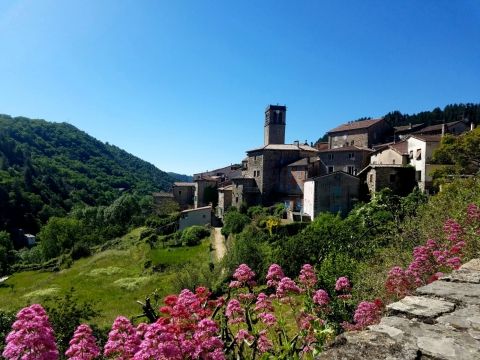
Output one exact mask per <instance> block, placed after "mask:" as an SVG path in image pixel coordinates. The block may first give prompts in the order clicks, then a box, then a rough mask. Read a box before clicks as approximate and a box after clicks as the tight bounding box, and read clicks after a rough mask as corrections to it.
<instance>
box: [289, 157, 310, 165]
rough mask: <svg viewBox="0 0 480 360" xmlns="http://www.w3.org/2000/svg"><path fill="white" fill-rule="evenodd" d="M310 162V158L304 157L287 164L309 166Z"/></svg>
mask: <svg viewBox="0 0 480 360" xmlns="http://www.w3.org/2000/svg"><path fill="white" fill-rule="evenodd" d="M308 163H309V161H308V158H303V159H300V160H297V161H295V162H293V163H291V164H288V165H287V166H307V165H308Z"/></svg>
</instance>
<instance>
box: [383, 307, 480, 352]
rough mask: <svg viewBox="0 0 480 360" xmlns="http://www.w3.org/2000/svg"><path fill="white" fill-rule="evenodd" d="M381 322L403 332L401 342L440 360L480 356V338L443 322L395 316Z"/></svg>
mask: <svg viewBox="0 0 480 360" xmlns="http://www.w3.org/2000/svg"><path fill="white" fill-rule="evenodd" d="M380 325H383V326H387V327H392V328H395V329H398V330H400V331H402V332H403V337H402V340H401V343H402V344H403V345H405V346H409V347H411V348H416V349H418V351H419V352H420V353H421V354H422V355H426V356H429V357H431V358H434V359H438V360H450V359H451V360H453V359H462V360H474V359H477V360H478V359H480V341H478V340H476V339H475V338H473V337H472V336H470V334H469V333H468V332H461V331H455V330H454V329H453V328H451V327H447V326H444V325H442V324H435V325H432V324H425V323H423V322H421V321H416V320H409V319H405V318H400V317H396V316H390V317H385V318H383V319H382V321H381V322H380Z"/></svg>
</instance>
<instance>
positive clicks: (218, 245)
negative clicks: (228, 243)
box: [213, 227, 227, 261]
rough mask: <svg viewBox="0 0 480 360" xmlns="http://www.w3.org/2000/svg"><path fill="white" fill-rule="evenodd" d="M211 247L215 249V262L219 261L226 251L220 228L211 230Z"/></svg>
mask: <svg viewBox="0 0 480 360" xmlns="http://www.w3.org/2000/svg"><path fill="white" fill-rule="evenodd" d="M213 247H214V248H215V257H216V258H217V261H219V260H221V259H222V258H223V256H224V255H225V251H226V250H227V249H226V247H225V237H224V236H223V235H222V228H220V227H216V228H213Z"/></svg>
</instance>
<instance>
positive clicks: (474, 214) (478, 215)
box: [467, 203, 480, 222]
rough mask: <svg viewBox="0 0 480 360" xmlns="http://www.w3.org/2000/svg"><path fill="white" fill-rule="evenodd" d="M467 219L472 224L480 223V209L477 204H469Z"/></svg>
mask: <svg viewBox="0 0 480 360" xmlns="http://www.w3.org/2000/svg"><path fill="white" fill-rule="evenodd" d="M467 218H468V220H469V221H470V222H472V221H480V208H479V207H478V206H477V205H475V204H473V203H472V204H468V206H467Z"/></svg>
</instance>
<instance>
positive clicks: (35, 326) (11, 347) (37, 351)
mask: <svg viewBox="0 0 480 360" xmlns="http://www.w3.org/2000/svg"><path fill="white" fill-rule="evenodd" d="M2 355H3V356H4V357H5V358H6V359H12V360H13V359H15V360H16V359H21V360H57V359H58V350H57V346H56V344H55V337H54V334H53V330H52V327H51V326H50V323H49V321H48V316H47V313H46V312H45V310H44V309H43V307H42V306H41V305H39V304H33V305H31V306H28V307H26V308H23V309H22V310H20V311H19V312H18V314H17V319H16V321H15V322H14V323H13V325H12V331H11V332H10V333H9V334H8V335H7V338H6V346H5V349H4V351H3V354H2Z"/></svg>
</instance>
